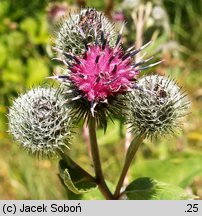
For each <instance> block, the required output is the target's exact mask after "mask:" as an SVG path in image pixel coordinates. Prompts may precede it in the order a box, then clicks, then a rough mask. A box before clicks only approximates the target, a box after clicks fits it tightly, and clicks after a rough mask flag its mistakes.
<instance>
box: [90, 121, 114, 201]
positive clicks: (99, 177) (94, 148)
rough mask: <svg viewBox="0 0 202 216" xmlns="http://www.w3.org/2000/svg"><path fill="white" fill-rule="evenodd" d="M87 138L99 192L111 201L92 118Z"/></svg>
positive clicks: (111, 197)
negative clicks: (88, 137)
mask: <svg viewBox="0 0 202 216" xmlns="http://www.w3.org/2000/svg"><path fill="white" fill-rule="evenodd" d="M89 136H90V145H91V155H92V159H93V164H94V170H95V178H96V183H97V184H98V187H99V190H100V191H101V192H102V194H103V195H104V197H105V198H106V199H113V195H112V193H111V191H110V190H109V188H108V187H107V184H106V182H105V180H104V175H103V172H102V167H101V161H100V154H99V148H98V144H97V136H96V124H95V118H93V117H92V118H90V120H89Z"/></svg>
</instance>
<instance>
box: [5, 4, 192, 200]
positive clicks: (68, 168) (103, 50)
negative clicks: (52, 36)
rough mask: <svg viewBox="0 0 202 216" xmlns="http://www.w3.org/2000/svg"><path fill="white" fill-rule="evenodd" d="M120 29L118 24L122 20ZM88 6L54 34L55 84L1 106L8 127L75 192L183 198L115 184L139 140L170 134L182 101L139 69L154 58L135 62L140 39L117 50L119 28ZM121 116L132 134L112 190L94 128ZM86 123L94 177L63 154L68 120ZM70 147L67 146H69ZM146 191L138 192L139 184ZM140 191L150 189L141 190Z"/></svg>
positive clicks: (177, 192)
mask: <svg viewBox="0 0 202 216" xmlns="http://www.w3.org/2000/svg"><path fill="white" fill-rule="evenodd" d="M123 27H124V25H123ZM123 27H122V28H121V29H120V31H119V32H118V33H116V32H115V30H114V27H113V24H112V23H110V22H109V20H108V19H107V18H106V17H105V16H104V15H103V14H102V13H100V12H98V11H96V10H95V9H90V8H89V9H85V10H81V12H80V14H77V15H71V16H70V17H69V18H68V19H67V20H65V21H64V22H63V24H61V27H60V28H59V30H58V32H57V33H56V37H57V38H56V44H55V46H54V49H55V50H56V52H57V57H56V59H58V60H60V61H61V62H62V63H64V70H63V71H62V72H61V74H60V75H53V76H51V77H49V78H52V79H55V80H57V81H59V82H60V85H59V87H58V88H57V89H53V88H50V89H47V88H42V87H39V88H37V89H33V90H30V91H29V92H27V93H26V94H25V95H22V96H20V97H19V98H17V99H16V100H15V101H14V104H13V106H12V107H11V108H10V111H9V115H8V116H9V126H10V129H9V130H10V132H11V133H12V134H13V136H14V138H15V139H16V140H17V141H18V142H19V143H20V144H21V146H22V147H24V148H25V149H28V151H30V152H31V153H38V154H39V155H51V154H53V153H57V154H58V155H59V156H60V157H62V159H61V160H60V162H59V171H60V179H61V180H62V182H63V183H64V185H65V186H66V187H67V188H68V190H70V191H72V192H74V193H76V194H81V193H83V192H88V190H92V189H93V188H95V187H98V188H99V190H100V191H101V193H102V194H103V196H104V197H105V198H106V199H189V198H192V197H191V196H189V195H187V194H186V193H185V192H184V191H183V189H181V188H179V187H177V186H172V190H170V189H169V188H170V185H168V184H165V183H161V182H158V181H156V180H153V179H151V178H140V179H136V180H134V181H132V182H131V183H130V184H129V185H128V186H125V187H123V182H124V179H125V177H126V174H127V172H128V169H129V167H130V165H131V162H132V160H133V158H134V157H135V154H136V152H137V150H138V147H139V146H140V145H141V144H142V142H143V140H144V139H145V138H149V137H151V138H154V137H155V138H156V137H158V136H164V135H167V134H172V133H173V132H174V131H175V129H177V128H178V127H179V126H180V124H179V123H180V122H181V119H182V117H183V116H185V115H186V114H187V108H188V107H189V101H188V99H187V97H186V95H185V94H184V93H182V92H181V88H180V87H178V85H177V84H176V83H175V81H173V80H171V79H170V78H166V77H163V76H157V75H151V76H145V77H142V78H139V76H140V75H141V71H142V70H144V69H147V68H149V67H152V66H155V65H157V64H158V63H160V62H156V63H153V64H148V62H149V61H150V60H151V59H152V58H149V59H145V60H142V61H135V55H136V54H137V53H139V52H141V51H142V50H143V49H144V48H145V47H146V46H148V45H149V44H150V42H148V43H147V44H145V45H144V46H142V47H140V48H139V49H134V47H131V48H129V49H127V50H125V49H123V45H122V31H123ZM113 116H118V117H121V118H123V119H125V122H126V123H128V125H129V127H130V128H131V132H132V133H133V135H134V139H133V140H132V142H131V144H130V146H129V148H128V151H127V154H126V156H125V161H124V166H123V169H122V171H121V172H120V173H121V174H120V178H119V180H118V183H117V186H116V187H115V191H114V192H112V191H111V190H110V189H109V187H108V185H107V184H106V179H105V177H104V175H103V171H102V166H101V161H100V153H99V146H98V143H97V137H96V128H97V126H99V125H100V126H102V127H103V129H104V130H106V129H107V122H108V119H109V117H110V118H113ZM81 120H82V121H83V122H87V125H88V129H89V139H90V151H91V156H92V160H93V167H94V171H95V175H93V174H91V173H88V172H87V171H86V170H84V169H83V168H82V167H81V166H80V165H78V163H77V162H76V161H74V160H73V159H71V158H70V157H69V155H68V154H67V153H68V152H67V151H66V148H68V147H69V143H70V141H71V140H70V138H71V128H72V125H74V126H75V124H77V123H78V122H79V121H81ZM72 150H73V147H72ZM145 187H146V188H147V193H145V192H144V191H145V190H144V188H145ZM148 191H150V192H149V193H148Z"/></svg>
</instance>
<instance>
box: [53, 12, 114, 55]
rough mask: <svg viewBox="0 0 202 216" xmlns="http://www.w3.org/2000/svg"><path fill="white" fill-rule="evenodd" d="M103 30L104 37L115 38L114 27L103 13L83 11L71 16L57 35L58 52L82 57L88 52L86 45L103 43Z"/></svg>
mask: <svg viewBox="0 0 202 216" xmlns="http://www.w3.org/2000/svg"><path fill="white" fill-rule="evenodd" d="M101 30H102V31H103V33H104V37H107V36H109V35H110V38H111V39H112V38H113V37H114V25H113V24H112V23H111V22H110V21H109V20H108V19H107V18H106V17H105V16H104V15H103V14H102V13H101V12H98V11H96V10H95V9H92V8H89V9H83V10H81V11H80V13H79V14H73V15H70V17H69V19H67V20H65V21H64V22H63V23H62V25H61V26H60V29H59V31H58V32H57V34H56V50H61V51H62V52H71V53H72V54H78V55H80V54H81V53H83V52H84V51H85V50H86V47H85V44H86V45H87V44H88V43H90V42H92V41H93V42H94V41H96V40H97V41H101V36H100V32H101ZM113 42H114V40H111V43H113Z"/></svg>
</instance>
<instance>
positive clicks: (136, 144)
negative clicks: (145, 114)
mask: <svg viewBox="0 0 202 216" xmlns="http://www.w3.org/2000/svg"><path fill="white" fill-rule="evenodd" d="M143 139H144V135H141V136H137V137H136V138H135V139H133V141H132V142H131V144H130V146H129V148H128V151H127V154H126V158H125V163H124V166H123V169H122V172H121V175H120V178H119V181H118V184H117V186H116V190H115V192H114V197H115V199H118V198H119V195H120V191H121V187H122V185H123V182H124V179H125V177H126V174H127V172H128V169H129V167H130V165H131V163H132V160H133V158H134V157H135V154H136V152H137V150H138V148H139V146H140V144H141V143H142V141H143Z"/></svg>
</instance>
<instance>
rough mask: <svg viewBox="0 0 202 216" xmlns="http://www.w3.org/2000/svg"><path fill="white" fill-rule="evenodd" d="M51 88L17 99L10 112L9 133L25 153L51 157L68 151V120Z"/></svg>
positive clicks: (54, 91)
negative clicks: (64, 150) (59, 152)
mask: <svg viewBox="0 0 202 216" xmlns="http://www.w3.org/2000/svg"><path fill="white" fill-rule="evenodd" d="M64 103H65V100H64V98H63V97H62V96H61V94H59V92H58V91H57V90H56V89H54V88H41V87H38V88H35V89H32V90H30V91H28V92H27V93H26V94H24V95H21V96H19V97H18V98H17V99H16V100H15V101H14V103H13V106H12V107H11V108H10V110H9V114H8V119H9V132H10V133H11V134H13V136H14V138H15V140H16V141H18V142H19V143H20V144H21V146H22V147H23V148H24V149H26V150H28V152H30V153H33V154H37V155H38V156H43V155H45V156H51V155H52V154H55V153H56V151H57V150H59V151H62V148H63V147H67V148H68V144H69V139H70V136H71V132H70V127H71V118H70V115H69V109H68V108H67V106H64Z"/></svg>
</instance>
